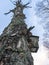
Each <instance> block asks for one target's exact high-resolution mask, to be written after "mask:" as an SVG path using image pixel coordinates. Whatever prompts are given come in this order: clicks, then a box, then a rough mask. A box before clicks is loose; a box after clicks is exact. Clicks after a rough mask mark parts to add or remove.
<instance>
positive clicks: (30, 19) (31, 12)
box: [0, 0, 47, 65]
mask: <svg viewBox="0 0 49 65" xmlns="http://www.w3.org/2000/svg"><path fill="white" fill-rule="evenodd" d="M13 1H14V0H13ZM22 1H23V2H24V3H26V2H28V1H30V0H22ZM38 1H39V0H31V3H30V6H32V8H31V9H25V10H24V13H25V14H26V17H27V18H26V20H25V21H26V24H27V25H28V27H30V26H35V28H34V29H33V30H32V33H33V34H34V35H37V36H39V37H40V41H39V43H40V44H39V46H40V48H39V50H38V52H37V53H36V54H32V55H33V56H34V59H35V61H34V62H35V65H46V63H45V61H46V60H47V49H46V48H45V47H43V45H42V36H43V32H44V30H43V27H42V25H41V24H39V21H40V18H38V17H37V16H36V15H35V12H36V11H35V4H36V2H38ZM13 8H14V5H13V4H12V3H11V2H10V1H9V0H0V34H1V33H2V31H3V30H4V28H5V27H6V26H7V25H8V24H9V23H10V22H11V18H12V13H11V14H8V15H6V16H5V15H4V13H6V12H8V11H9V10H10V9H13ZM42 57H43V58H44V59H42ZM37 58H38V59H37ZM39 60H40V61H39ZM44 63H45V64H44Z"/></svg>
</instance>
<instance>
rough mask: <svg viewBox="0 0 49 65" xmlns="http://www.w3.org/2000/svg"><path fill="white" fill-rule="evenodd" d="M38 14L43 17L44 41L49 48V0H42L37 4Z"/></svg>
mask: <svg viewBox="0 0 49 65" xmlns="http://www.w3.org/2000/svg"><path fill="white" fill-rule="evenodd" d="M36 15H37V16H39V17H40V18H41V23H42V25H43V28H44V30H45V33H44V35H43V36H44V37H43V42H44V46H46V47H47V48H49V0H42V1H40V2H38V3H37V4H36Z"/></svg>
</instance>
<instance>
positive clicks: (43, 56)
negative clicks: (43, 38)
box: [32, 45, 49, 65]
mask: <svg viewBox="0 0 49 65" xmlns="http://www.w3.org/2000/svg"><path fill="white" fill-rule="evenodd" d="M32 56H33V57H34V65H47V64H49V59H48V50H47V49H46V48H45V47H44V46H43V45H40V48H39V50H38V52H37V53H33V54H32Z"/></svg>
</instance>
